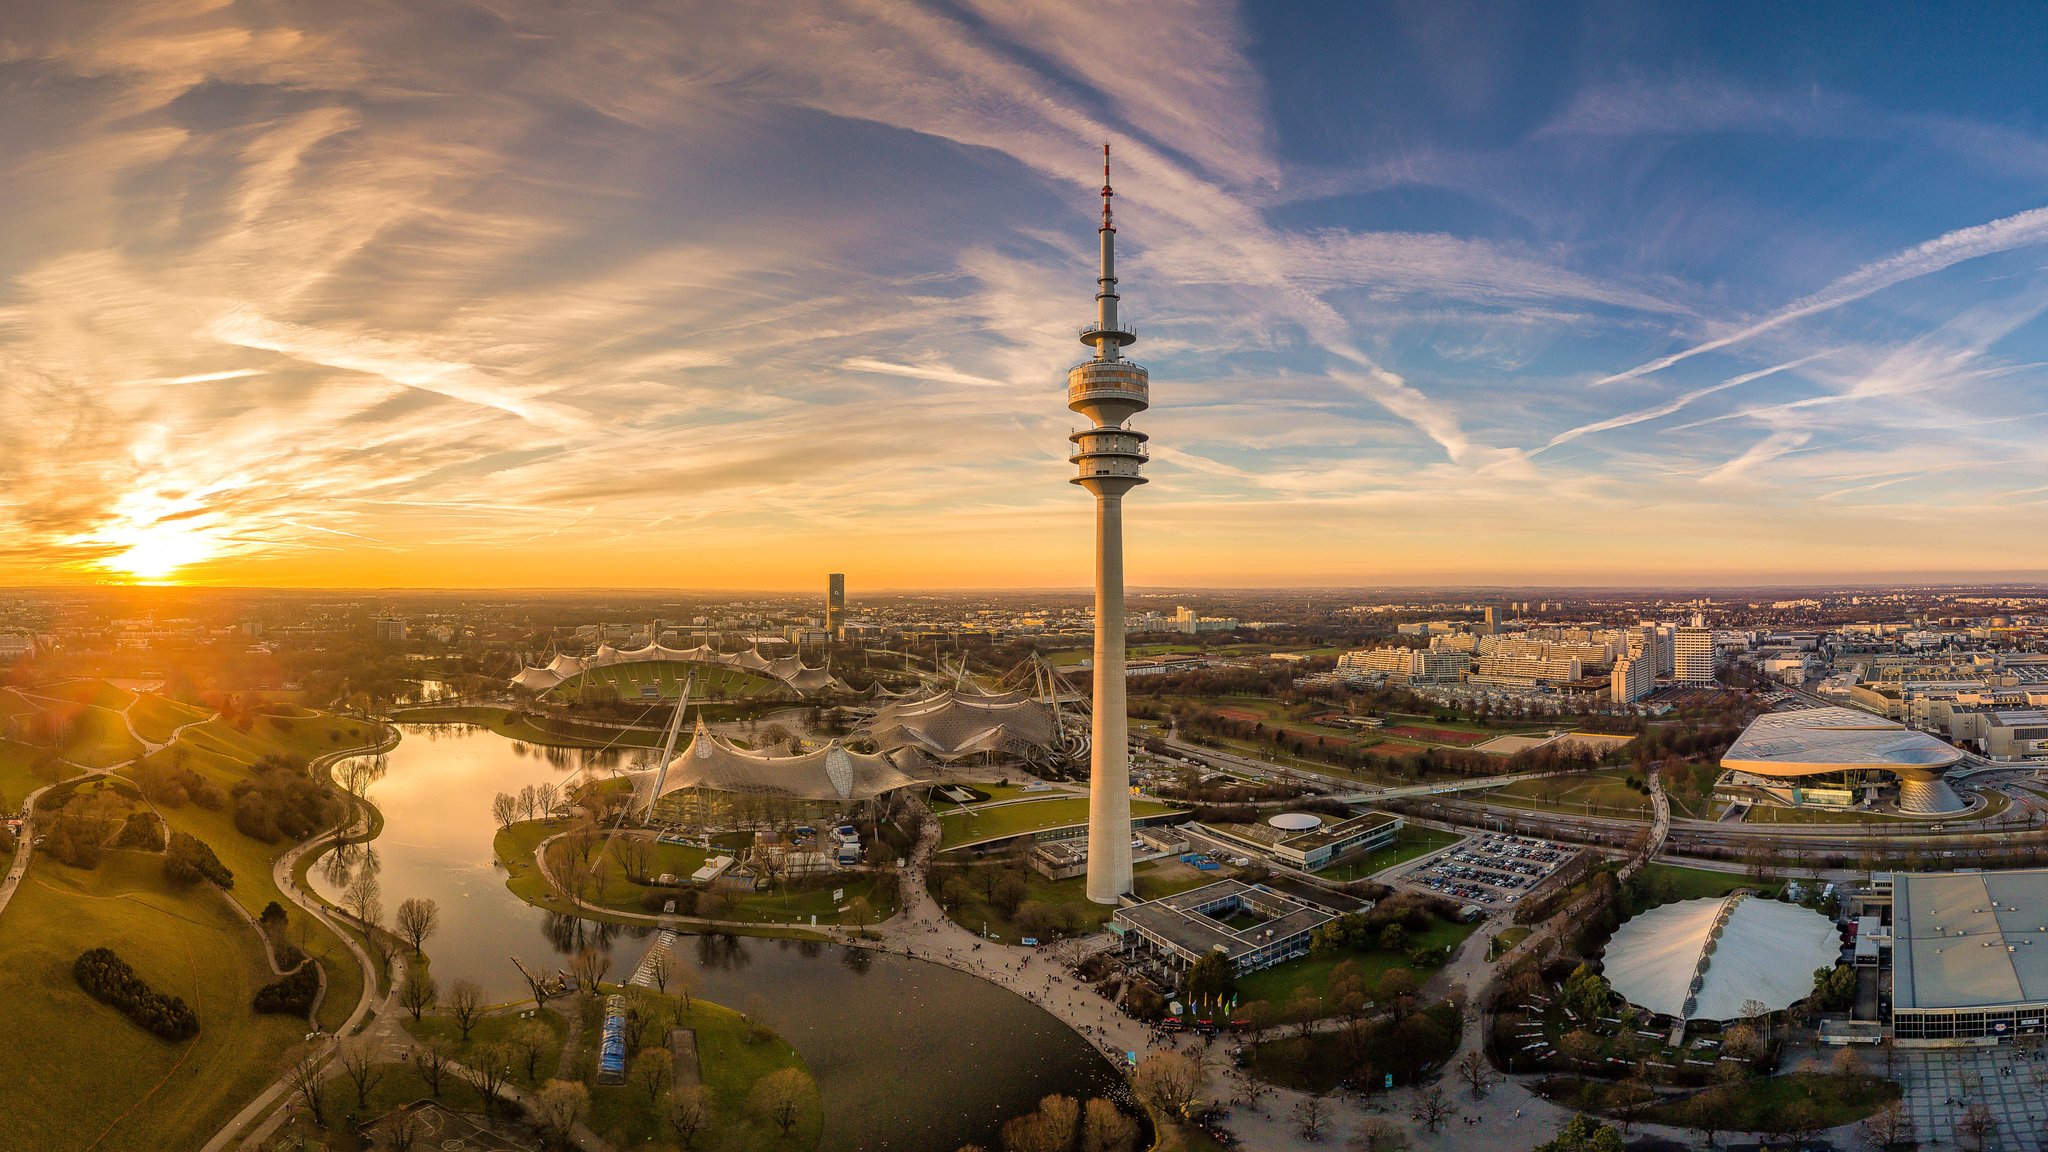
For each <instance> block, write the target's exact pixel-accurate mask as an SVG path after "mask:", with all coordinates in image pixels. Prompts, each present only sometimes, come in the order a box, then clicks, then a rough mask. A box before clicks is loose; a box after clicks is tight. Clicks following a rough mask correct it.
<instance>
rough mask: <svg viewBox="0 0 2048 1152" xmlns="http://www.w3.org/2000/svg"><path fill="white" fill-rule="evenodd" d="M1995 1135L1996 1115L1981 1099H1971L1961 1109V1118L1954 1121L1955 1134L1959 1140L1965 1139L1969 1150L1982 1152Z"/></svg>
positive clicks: (1996, 1127) (1996, 1129) (1996, 1132)
mask: <svg viewBox="0 0 2048 1152" xmlns="http://www.w3.org/2000/svg"><path fill="white" fill-rule="evenodd" d="M1997 1135H1998V1117H1997V1116H1996V1115H1995V1114H1993V1113H1992V1111H1991V1109H1990V1108H1988V1107H1986V1106H1985V1104H1984V1103H1983V1101H1981V1100H1979V1101H1972V1102H1971V1104H1970V1106H1969V1107H1968V1108H1965V1109H1963V1118H1962V1119H1961V1120H1958V1121H1956V1136H1957V1137H1958V1139H1959V1142H1960V1141H1967V1146H1968V1147H1969V1148H1970V1149H1971V1152H1984V1149H1986V1148H1988V1147H1990V1145H1991V1141H1992V1138H1993V1137H1995V1136H1997Z"/></svg>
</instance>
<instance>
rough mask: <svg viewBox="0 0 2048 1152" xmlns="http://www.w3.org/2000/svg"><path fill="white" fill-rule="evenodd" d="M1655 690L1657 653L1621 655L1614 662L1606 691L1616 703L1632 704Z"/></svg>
mask: <svg viewBox="0 0 2048 1152" xmlns="http://www.w3.org/2000/svg"><path fill="white" fill-rule="evenodd" d="M1656 690H1657V653H1656V652H1655V651H1654V650H1652V651H1649V652H1644V653H1641V654H1639V655H1635V656H1623V657H1622V658H1621V659H1619V660H1616V661H1615V662H1614V672H1613V673H1612V674H1611V676H1610V678H1609V680H1608V691H1609V692H1610V693H1611V694H1612V695H1613V697H1614V702H1615V703H1616V704H1633V703H1635V702H1636V701H1638V700H1641V699H1642V698H1643V697H1645V696H1648V695H1650V694H1651V693H1652V692H1655V691H1656Z"/></svg>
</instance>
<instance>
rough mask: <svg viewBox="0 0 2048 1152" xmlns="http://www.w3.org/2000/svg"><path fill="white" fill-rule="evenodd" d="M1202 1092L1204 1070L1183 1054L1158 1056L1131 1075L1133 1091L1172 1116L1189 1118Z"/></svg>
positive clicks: (1148, 1058) (1151, 1056) (1170, 1053)
mask: <svg viewBox="0 0 2048 1152" xmlns="http://www.w3.org/2000/svg"><path fill="white" fill-rule="evenodd" d="M1202 1088H1203V1077H1202V1066H1201V1065H1200V1064H1197V1063H1196V1062H1195V1061H1193V1060H1191V1059H1189V1058H1188V1057H1187V1056H1186V1055H1185V1054H1184V1053H1180V1052H1155V1053H1153V1054H1152V1055H1150V1056H1147V1057H1145V1058H1144V1059H1143V1060H1140V1061H1139V1062H1138V1067H1137V1069H1136V1070H1135V1071H1133V1072H1132V1074H1131V1090H1132V1091H1133V1092H1136V1093H1137V1094H1138V1097H1139V1098H1140V1099H1142V1100H1144V1101H1145V1102H1146V1103H1148V1104H1150V1105H1152V1106H1153V1107H1154V1108H1157V1109H1159V1110H1160V1111H1161V1112H1164V1113H1166V1114H1167V1115H1168V1116H1186V1115H1187V1114H1188V1109H1189V1108H1190V1107H1191V1106H1192V1105H1193V1104H1194V1102H1195V1100H1196V1099H1197V1098H1198V1097H1200V1096H1201V1094H1202Z"/></svg>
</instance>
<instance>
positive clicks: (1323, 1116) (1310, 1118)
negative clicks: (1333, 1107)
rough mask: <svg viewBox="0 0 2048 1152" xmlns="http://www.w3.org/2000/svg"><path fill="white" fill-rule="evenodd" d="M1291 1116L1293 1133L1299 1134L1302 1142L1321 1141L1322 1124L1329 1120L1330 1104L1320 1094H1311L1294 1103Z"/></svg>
mask: <svg viewBox="0 0 2048 1152" xmlns="http://www.w3.org/2000/svg"><path fill="white" fill-rule="evenodd" d="M1292 1115H1293V1117H1294V1128H1295V1131H1297V1132H1299V1133H1301V1138H1302V1139H1303V1140H1307V1141H1310V1142H1314V1141H1317V1140H1321V1139H1322V1138H1323V1124H1324V1122H1325V1121H1327V1120H1329V1118H1330V1103H1329V1101H1327V1100H1325V1099H1323V1094H1322V1093H1320V1092H1317V1093H1313V1094H1311V1095H1309V1096H1307V1097H1304V1098H1303V1099H1301V1100H1298V1101H1296V1102H1295V1105H1294V1111H1293V1113H1292Z"/></svg>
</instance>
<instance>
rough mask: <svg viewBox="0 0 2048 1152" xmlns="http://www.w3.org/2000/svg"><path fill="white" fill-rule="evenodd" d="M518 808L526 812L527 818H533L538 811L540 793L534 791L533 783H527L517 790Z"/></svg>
mask: <svg viewBox="0 0 2048 1152" xmlns="http://www.w3.org/2000/svg"><path fill="white" fill-rule="evenodd" d="M519 810H520V811H521V812H523V813H525V814H526V818H527V819H528V820H531V819H533V818H534V815H535V814H536V813H537V812H539V810H540V794H539V793H538V792H537V791H535V789H534V787H533V785H531V784H528V785H527V786H526V787H524V788H521V789H520V790H519Z"/></svg>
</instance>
